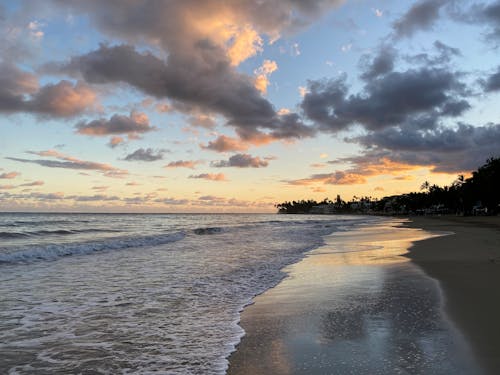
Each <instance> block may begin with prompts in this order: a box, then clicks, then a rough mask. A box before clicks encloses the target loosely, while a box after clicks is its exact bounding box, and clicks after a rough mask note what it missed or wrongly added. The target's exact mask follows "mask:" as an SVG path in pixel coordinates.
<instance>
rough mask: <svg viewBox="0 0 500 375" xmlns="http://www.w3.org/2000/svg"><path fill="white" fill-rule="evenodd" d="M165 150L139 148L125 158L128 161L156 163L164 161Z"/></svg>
mask: <svg viewBox="0 0 500 375" xmlns="http://www.w3.org/2000/svg"><path fill="white" fill-rule="evenodd" d="M164 154H165V150H156V151H155V150H153V149H152V148H146V149H144V148H139V149H137V150H135V151H134V152H132V153H130V154H128V155H127V156H125V158H124V159H123V160H126V161H156V160H162V159H163V155H164Z"/></svg>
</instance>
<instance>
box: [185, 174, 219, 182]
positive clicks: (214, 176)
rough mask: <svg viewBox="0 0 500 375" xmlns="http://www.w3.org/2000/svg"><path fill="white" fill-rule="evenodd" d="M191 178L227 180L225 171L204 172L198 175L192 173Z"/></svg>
mask: <svg viewBox="0 0 500 375" xmlns="http://www.w3.org/2000/svg"><path fill="white" fill-rule="evenodd" d="M189 178H201V179H204V180H210V181H227V180H226V176H225V175H224V173H202V174H198V175H191V176H189Z"/></svg>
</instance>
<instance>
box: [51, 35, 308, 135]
mask: <svg viewBox="0 0 500 375" xmlns="http://www.w3.org/2000/svg"><path fill="white" fill-rule="evenodd" d="M195 48H196V49H197V51H196V56H197V58H196V59H195V58H193V59H190V60H189V61H184V60H183V59H180V57H179V56H177V55H175V54H174V55H169V57H168V59H167V60H166V61H163V60H161V59H160V58H158V57H156V56H154V55H152V54H151V53H149V52H138V51H136V50H135V48H134V47H132V46H130V45H118V46H111V47H110V46H106V45H101V46H100V48H99V49H98V50H95V51H93V52H90V53H88V54H86V55H83V56H77V57H73V58H72V59H71V60H70V61H69V62H68V63H67V64H64V65H62V66H61V67H60V68H59V69H60V70H61V71H63V72H69V73H73V74H80V75H81V76H82V77H83V78H84V79H85V80H86V81H87V82H89V83H94V84H98V83H100V84H104V83H119V82H125V83H128V84H130V85H131V86H133V87H136V88H138V89H140V90H142V91H143V92H145V93H147V94H149V95H152V96H155V97H156V98H166V97H168V98H170V99H172V100H174V101H178V102H181V103H185V104H188V105H191V106H193V107H194V108H200V109H202V110H205V111H208V112H209V113H218V114H222V115H223V116H224V117H225V118H226V119H227V124H228V125H230V126H233V127H235V128H236V129H237V131H240V132H242V133H245V132H246V131H252V132H256V131H258V132H261V131H262V130H266V129H267V130H268V131H269V132H270V133H271V134H272V135H273V137H274V138H276V139H289V138H303V137H309V136H312V135H313V133H314V132H313V130H312V129H310V128H309V127H307V126H306V125H304V124H303V123H301V121H300V118H299V116H297V115H294V114H287V115H278V114H277V113H276V111H275V110H274V108H273V106H272V105H271V103H270V102H269V101H267V99H265V98H263V97H262V96H261V94H260V93H259V91H257V90H256V89H255V87H254V86H253V82H252V80H251V79H250V78H249V77H247V76H246V75H243V74H241V73H238V72H237V71H236V70H234V69H233V68H232V66H231V65H230V62H229V61H228V60H227V58H226V57H225V54H224V52H223V51H221V50H220V48H219V47H217V46H215V45H212V44H210V43H209V42H207V41H201V42H199V43H197V45H196V46H195ZM200 58H202V59H204V60H206V61H199V59H200ZM178 59H180V60H178ZM193 64H200V65H201V66H193Z"/></svg>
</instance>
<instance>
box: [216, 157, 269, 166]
mask: <svg viewBox="0 0 500 375" xmlns="http://www.w3.org/2000/svg"><path fill="white" fill-rule="evenodd" d="M211 165H212V166H213V167H216V168H222V167H237V168H249V167H252V168H261V167H267V166H268V165H269V162H268V161H266V160H263V159H261V158H259V157H253V156H252V155H249V154H236V155H233V156H231V157H230V158H229V160H220V161H217V162H212V163H211Z"/></svg>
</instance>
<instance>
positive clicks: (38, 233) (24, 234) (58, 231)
mask: <svg viewBox="0 0 500 375" xmlns="http://www.w3.org/2000/svg"><path fill="white" fill-rule="evenodd" d="M119 232H121V231H119V230H113V229H100V228H88V229H55V230H48V229H43V230H37V231H31V232H0V238H4V239H15V238H26V237H36V236H54V235H59V236H67V235H70V234H78V233H119Z"/></svg>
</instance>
